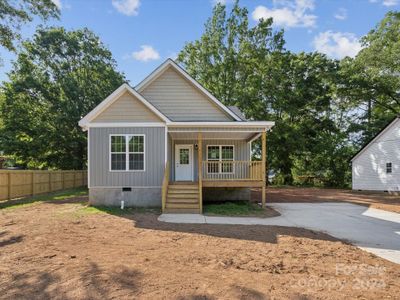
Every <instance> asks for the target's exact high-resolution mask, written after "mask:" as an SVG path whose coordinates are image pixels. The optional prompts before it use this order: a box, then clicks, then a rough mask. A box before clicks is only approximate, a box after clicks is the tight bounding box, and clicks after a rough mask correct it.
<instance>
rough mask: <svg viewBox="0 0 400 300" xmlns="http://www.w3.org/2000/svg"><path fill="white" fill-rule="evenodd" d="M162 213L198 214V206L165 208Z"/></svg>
mask: <svg viewBox="0 0 400 300" xmlns="http://www.w3.org/2000/svg"><path fill="white" fill-rule="evenodd" d="M163 213H164V214H199V213H200V209H199V208H196V209H195V208H185V209H183V208H165V210H164V212H163Z"/></svg>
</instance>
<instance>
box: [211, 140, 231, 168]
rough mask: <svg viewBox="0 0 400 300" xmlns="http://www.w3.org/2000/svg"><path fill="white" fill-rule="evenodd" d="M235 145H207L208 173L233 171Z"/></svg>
mask: <svg viewBox="0 0 400 300" xmlns="http://www.w3.org/2000/svg"><path fill="white" fill-rule="evenodd" d="M233 149H234V148H233V146H232V145H228V146H207V161H208V163H207V165H208V167H207V171H208V173H232V172H233V163H232V162H228V161H233V159H234V155H233V152H234V150H233Z"/></svg>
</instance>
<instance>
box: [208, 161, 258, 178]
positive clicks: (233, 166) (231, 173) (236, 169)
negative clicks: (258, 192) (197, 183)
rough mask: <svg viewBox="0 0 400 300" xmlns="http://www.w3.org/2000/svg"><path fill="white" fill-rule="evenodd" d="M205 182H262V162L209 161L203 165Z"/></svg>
mask: <svg viewBox="0 0 400 300" xmlns="http://www.w3.org/2000/svg"><path fill="white" fill-rule="evenodd" d="M202 174H203V177H202V178H203V180H250V181H262V161H250V160H231V161H229V160H224V161H220V160H218V161H213V160H207V161H203V163H202Z"/></svg>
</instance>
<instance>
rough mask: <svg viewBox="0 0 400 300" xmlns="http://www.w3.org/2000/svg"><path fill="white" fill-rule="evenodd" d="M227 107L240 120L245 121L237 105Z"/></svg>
mask: <svg viewBox="0 0 400 300" xmlns="http://www.w3.org/2000/svg"><path fill="white" fill-rule="evenodd" d="M228 108H229V109H230V110H231V111H232V112H233V113H234V114H235V115H237V116H238V117H239V118H240V119H241V120H242V121H247V119H246V117H245V116H244V114H243V112H242V111H241V110H240V109H239V107H237V106H228Z"/></svg>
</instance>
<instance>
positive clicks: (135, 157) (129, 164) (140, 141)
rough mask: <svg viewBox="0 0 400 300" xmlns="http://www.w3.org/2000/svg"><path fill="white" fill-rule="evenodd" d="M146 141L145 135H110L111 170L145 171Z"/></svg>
mask: <svg viewBox="0 0 400 300" xmlns="http://www.w3.org/2000/svg"><path fill="white" fill-rule="evenodd" d="M144 152H145V139H144V135H143V134H112V135H110V170H111V171H144V170H145V155H144Z"/></svg>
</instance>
